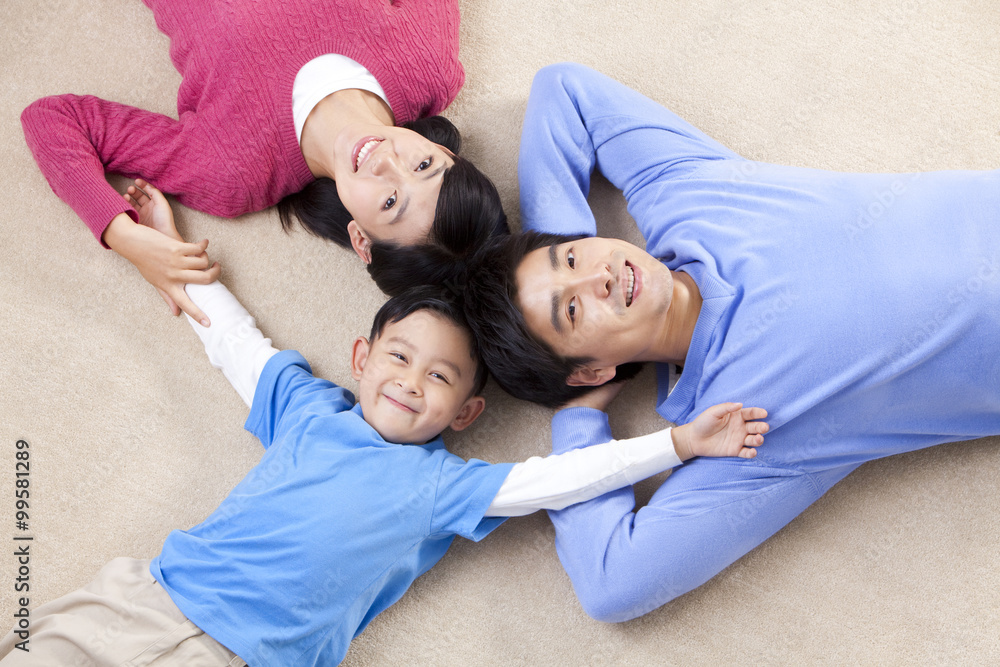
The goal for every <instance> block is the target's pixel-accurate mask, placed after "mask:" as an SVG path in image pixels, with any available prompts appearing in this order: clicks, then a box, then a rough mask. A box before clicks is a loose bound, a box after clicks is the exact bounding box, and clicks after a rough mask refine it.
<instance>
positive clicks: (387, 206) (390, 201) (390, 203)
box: [382, 192, 396, 211]
mask: <svg viewBox="0 0 1000 667" xmlns="http://www.w3.org/2000/svg"><path fill="white" fill-rule="evenodd" d="M395 205H396V193H395V192H393V193H392V196H391V197H389V198H388V199H386V200H385V206H383V207H382V210H383V211H388V210H389V209H390V208H392V207H393V206H395Z"/></svg>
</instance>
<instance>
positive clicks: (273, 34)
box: [21, 0, 506, 326]
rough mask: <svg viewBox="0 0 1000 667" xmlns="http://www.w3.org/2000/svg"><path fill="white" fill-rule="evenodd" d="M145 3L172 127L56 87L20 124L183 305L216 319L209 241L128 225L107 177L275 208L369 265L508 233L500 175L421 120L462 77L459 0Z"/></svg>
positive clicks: (95, 217) (78, 203)
mask: <svg viewBox="0 0 1000 667" xmlns="http://www.w3.org/2000/svg"><path fill="white" fill-rule="evenodd" d="M146 4H147V5H149V7H150V8H151V9H152V10H153V15H154V17H155V19H156V23H157V26H158V27H159V28H160V29H161V30H162V31H163V32H165V33H166V34H167V35H168V36H169V37H170V39H171V47H170V56H171V60H172V61H173V63H174V65H175V67H177V69H178V71H180V73H181V75H182V76H183V81H182V83H181V86H180V90H179V92H178V99H177V111H178V116H179V120H173V119H172V118H169V117H167V116H163V115H161V114H156V113H152V112H149V111H145V110H142V109H137V108H135V107H130V106H126V105H122V104H117V103H114V102H108V101H105V100H101V99H98V98H96V97H92V96H77V95H61V96H56V97H47V98H43V99H41V100H38V101H36V102H35V103H33V104H32V105H30V106H29V107H28V108H27V109H25V111H24V113H23V114H22V116H21V121H22V125H23V127H24V133H25V137H26V139H27V142H28V145H29V147H30V148H31V151H32V153H33V154H34V156H35V159H36V161H37V162H38V165H39V167H40V168H41V170H42V172H43V173H44V174H45V177H46V179H47V180H48V181H49V183H50V184H51V186H52V189H53V190H54V191H55V192H56V194H57V195H58V196H59V197H60V198H62V199H63V200H64V201H66V202H67V203H68V204H69V205H70V206H71V207H72V208H73V210H74V211H76V212H77V214H78V215H79V216H80V217H81V218H82V219H83V220H84V222H85V223H86V224H87V226H88V227H89V228H90V229H91V231H92V232H93V233H94V235H95V236H96V237H97V239H98V240H99V241H101V242H102V243H103V244H104V245H105V246H107V247H111V248H112V249H114V250H115V251H116V252H118V253H119V254H121V255H122V256H124V257H126V258H127V259H128V260H129V261H131V262H132V263H133V264H135V266H136V267H137V268H138V269H139V271H140V272H141V273H142V275H143V277H145V278H146V280H148V281H149V282H150V283H151V284H153V286H154V287H156V288H157V290H158V291H159V292H160V294H161V296H163V298H164V300H166V302H167V304H168V305H169V306H170V307H171V310H172V311H173V312H174V314H175V315H176V314H179V312H180V311H181V310H183V311H184V312H186V313H188V314H189V315H191V316H192V317H194V318H195V319H197V320H198V321H201V322H202V323H203V324H205V326H208V320H207V318H206V317H205V316H204V314H203V313H202V312H201V311H200V310H199V309H198V308H197V307H196V306H194V304H193V303H191V301H190V300H189V299H188V298H187V296H186V295H185V294H184V290H183V286H184V284H185V283H191V282H193V283H203V284H207V283H209V282H212V281H213V280H215V279H216V278H217V277H218V273H219V268H218V265H213V264H210V262H209V260H208V257H207V255H206V254H205V252H204V251H205V248H206V247H207V245H208V241H202V242H201V243H198V244H192V243H180V242H177V241H175V240H172V239H168V238H166V237H164V236H163V235H162V234H158V233H156V232H155V231H153V230H152V229H149V228H146V227H144V226H142V225H138V224H136V222H135V221H136V220H137V217H136V213H135V210H134V209H133V208H132V206H131V205H130V204H128V203H127V202H126V201H125V200H124V199H123V198H122V197H121V195H119V194H118V193H117V192H115V191H114V189H112V188H111V187H110V186H109V185H108V184H107V182H106V181H105V179H104V172H105V170H107V171H112V172H115V173H120V174H124V175H126V176H129V177H136V176H139V175H140V174H141V175H143V177H145V178H148V179H149V182H150V183H152V184H153V185H154V186H156V187H157V188H159V189H161V190H163V191H165V192H169V193H172V194H174V195H176V197H177V199H178V200H179V201H180V202H181V203H183V204H184V205H186V206H189V207H191V208H195V209H198V210H201V211H205V212H207V213H211V214H214V215H221V216H226V217H234V216H238V215H241V214H243V213H247V212H250V211H258V210H261V209H264V208H267V207H268V206H272V205H274V204H279V212H280V215H281V219H282V224H283V225H284V226H285V228H286V229H287V228H288V227H289V225H290V224H291V220H292V217H293V216H296V217H298V218H299V220H300V221H301V222H302V224H303V226H304V227H305V228H306V229H307V230H309V231H310V232H312V233H314V234H317V235H320V236H323V237H325V238H329V239H331V240H333V241H335V242H337V243H339V244H340V245H343V246H351V247H353V248H354V250H355V251H356V252H357V253H358V255H359V256H361V257H362V259H363V260H365V261H366V262H368V261H373V258H374V261H379V258H380V257H381V258H384V257H385V255H386V251H387V250H389V251H391V249H393V248H396V247H399V246H406V245H413V244H423V243H430V244H438V245H440V246H442V247H443V248H444V249H445V251H446V252H447V253H454V254H455V255H459V256H460V255H461V254H463V253H465V252H466V251H467V250H469V249H471V248H473V247H474V246H475V245H476V244H478V242H480V241H481V240H483V239H484V238H486V237H488V236H490V235H492V234H494V233H500V232H502V231H505V230H506V218H505V216H504V214H503V210H502V208H501V205H500V202H499V196H498V195H497V192H496V189H495V188H494V187H493V185H492V183H490V182H489V180H488V179H487V178H486V177H485V176H484V175H483V174H481V173H480V172H479V171H478V170H476V169H475V168H474V167H473V166H472V165H471V164H469V163H468V162H467V161H464V160H462V159H461V158H459V157H457V155H455V153H456V152H457V150H458V132H457V130H455V128H454V126H452V125H451V123H449V122H448V121H446V120H444V119H443V118H440V117H434V118H428V117H429V116H433V115H434V114H437V113H438V112H440V111H441V110H443V109H444V108H445V107H446V106H447V105H448V104H449V103H450V102H451V101H452V100H453V99H454V97H455V95H456V94H457V93H458V90H459V88H460V87H461V85H462V82H463V80H464V71H463V69H462V66H461V64H460V63H459V61H458V21H459V15H458V6H457V3H456V2H455V1H454V0H432V1H430V2H427V1H424V2H419V3H418V2H408V1H406V0H398V1H397V2H394V3H388V2H385V1H382V0H308V1H307V0H284V1H282V2H272V3H248V2H239V1H235V2H221V1H219V2H210V3H204V2H189V1H180V2H178V1H176V0H175V1H171V2H166V1H164V0H146ZM401 124H411V125H410V126H411V127H413V129H414V130H416V131H413V130H410V129H404V128H401V127H396V125H401ZM418 132H419V133H418ZM425 135H426V136H425ZM427 137H430V138H427ZM334 183H336V185H335V184H334ZM129 191H130V192H131V193H135V190H134V188H129ZM380 250H381V252H379V251H380ZM373 251H374V252H373ZM382 261H384V259H383V260H382Z"/></svg>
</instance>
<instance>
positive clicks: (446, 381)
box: [431, 373, 451, 384]
mask: <svg viewBox="0 0 1000 667" xmlns="http://www.w3.org/2000/svg"><path fill="white" fill-rule="evenodd" d="M431 377H433V378H437V379H438V380H441V381H443V382H445V383H446V384H451V383H450V382H448V378H446V377H445V376H444V375H443V374H441V373H431Z"/></svg>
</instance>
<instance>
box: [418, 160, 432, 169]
mask: <svg viewBox="0 0 1000 667" xmlns="http://www.w3.org/2000/svg"><path fill="white" fill-rule="evenodd" d="M432 164H434V158H432V157H429V158H427V159H426V160H424V161H423V162H421V163H420V164H419V165H417V171H423V170H424V169H430V166H431V165H432Z"/></svg>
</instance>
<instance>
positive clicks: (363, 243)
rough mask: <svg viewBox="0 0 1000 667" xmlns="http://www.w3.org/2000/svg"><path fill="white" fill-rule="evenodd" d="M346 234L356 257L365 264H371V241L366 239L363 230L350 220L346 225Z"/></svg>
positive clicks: (366, 236)
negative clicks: (349, 238) (356, 254)
mask: <svg viewBox="0 0 1000 667" xmlns="http://www.w3.org/2000/svg"><path fill="white" fill-rule="evenodd" d="M347 233H348V235H349V236H350V237H351V247H352V248H354V252H356V253H358V257H360V258H361V261H362V262H364V263H365V264H371V263H372V240H371V239H370V238H368V235H367V234H365V232H364V230H363V229H361V227H359V226H358V223H356V222H355V221H353V220H351V221H350V222H349V223H347Z"/></svg>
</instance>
